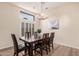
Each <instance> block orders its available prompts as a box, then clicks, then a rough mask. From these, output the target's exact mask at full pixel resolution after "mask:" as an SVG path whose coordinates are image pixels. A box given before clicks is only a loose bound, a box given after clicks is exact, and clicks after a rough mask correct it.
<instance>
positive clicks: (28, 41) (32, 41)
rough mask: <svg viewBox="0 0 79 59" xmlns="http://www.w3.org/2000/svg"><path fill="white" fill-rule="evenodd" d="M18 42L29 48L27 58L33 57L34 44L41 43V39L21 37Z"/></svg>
mask: <svg viewBox="0 0 79 59" xmlns="http://www.w3.org/2000/svg"><path fill="white" fill-rule="evenodd" d="M20 40H21V41H23V42H24V43H26V44H28V45H29V46H30V47H29V51H28V54H29V56H33V48H34V44H35V43H37V42H39V41H42V39H41V37H40V38H39V37H38V38H34V36H32V37H30V38H25V37H24V36H23V37H21V39H20Z"/></svg>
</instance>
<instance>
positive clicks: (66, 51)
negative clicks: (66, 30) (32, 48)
mask: <svg viewBox="0 0 79 59" xmlns="http://www.w3.org/2000/svg"><path fill="white" fill-rule="evenodd" d="M22 54H23V53H20V54H19V55H20V56H21V55H22ZM43 54H44V56H79V49H75V48H71V47H66V46H62V45H57V44H55V45H54V49H53V50H52V48H51V52H49V54H48V55H47V54H46V53H45V52H44V51H43ZM0 55H1V56H13V48H9V49H6V50H2V51H0ZM37 56H39V55H38V54H37Z"/></svg>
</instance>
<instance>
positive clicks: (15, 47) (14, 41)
mask: <svg viewBox="0 0 79 59" xmlns="http://www.w3.org/2000/svg"><path fill="white" fill-rule="evenodd" d="M11 37H12V40H13V45H14V51H17V50H18V42H17V39H16V36H15V34H11Z"/></svg>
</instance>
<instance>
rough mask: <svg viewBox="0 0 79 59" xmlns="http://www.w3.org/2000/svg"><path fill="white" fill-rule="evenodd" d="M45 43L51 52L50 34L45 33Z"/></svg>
mask: <svg viewBox="0 0 79 59" xmlns="http://www.w3.org/2000/svg"><path fill="white" fill-rule="evenodd" d="M43 38H44V40H43V43H44V44H45V45H46V46H47V49H48V50H49V52H50V38H49V33H43Z"/></svg>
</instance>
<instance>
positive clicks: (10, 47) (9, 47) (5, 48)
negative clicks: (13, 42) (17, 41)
mask: <svg viewBox="0 0 79 59" xmlns="http://www.w3.org/2000/svg"><path fill="white" fill-rule="evenodd" d="M11 48H13V46H10V47H7V48H3V49H0V51H4V50H8V49H11Z"/></svg>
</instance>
